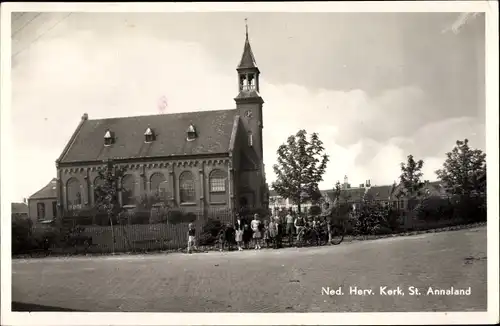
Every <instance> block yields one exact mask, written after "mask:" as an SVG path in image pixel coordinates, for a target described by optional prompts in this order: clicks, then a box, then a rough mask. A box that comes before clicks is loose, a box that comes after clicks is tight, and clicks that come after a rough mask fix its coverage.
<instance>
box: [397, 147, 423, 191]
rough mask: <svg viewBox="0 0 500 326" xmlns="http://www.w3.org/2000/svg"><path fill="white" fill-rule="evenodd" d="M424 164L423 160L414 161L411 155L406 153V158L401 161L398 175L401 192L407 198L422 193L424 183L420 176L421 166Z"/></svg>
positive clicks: (421, 174)
mask: <svg viewBox="0 0 500 326" xmlns="http://www.w3.org/2000/svg"><path fill="white" fill-rule="evenodd" d="M423 166H424V161H422V160H418V161H415V159H414V158H413V155H408V160H407V162H406V164H405V163H401V175H400V177H399V179H400V181H401V185H402V186H403V188H402V192H403V194H404V195H405V196H406V197H407V198H409V199H413V198H415V197H418V196H421V195H422V192H421V191H422V188H423V187H424V185H425V182H423V181H422V180H421V179H422V176H423V173H422V167H423Z"/></svg>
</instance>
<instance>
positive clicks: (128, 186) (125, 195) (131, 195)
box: [122, 174, 135, 206]
mask: <svg viewBox="0 0 500 326" xmlns="http://www.w3.org/2000/svg"><path fill="white" fill-rule="evenodd" d="M134 201H135V178H134V176H133V175H132V174H127V175H125V176H124V177H123V178H122V205H124V206H125V205H133V204H134Z"/></svg>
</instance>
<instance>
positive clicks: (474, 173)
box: [436, 139, 486, 197]
mask: <svg viewBox="0 0 500 326" xmlns="http://www.w3.org/2000/svg"><path fill="white" fill-rule="evenodd" d="M436 174H437V176H438V177H439V179H440V180H441V181H442V182H443V183H444V185H445V187H446V190H447V192H448V193H449V194H451V195H460V196H467V197H470V196H471V195H476V194H485V193H486V153H483V151H481V150H480V149H472V148H470V147H469V141H468V140H467V139H465V140H463V141H461V140H457V142H456V146H455V147H454V148H453V150H452V151H451V152H448V153H446V161H445V162H444V164H443V168H442V169H440V170H437V171H436Z"/></svg>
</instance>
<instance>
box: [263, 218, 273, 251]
mask: <svg viewBox="0 0 500 326" xmlns="http://www.w3.org/2000/svg"><path fill="white" fill-rule="evenodd" d="M263 231H264V234H263V237H262V239H263V240H264V243H265V244H266V248H269V242H270V240H271V238H270V236H269V221H268V220H265V221H264V228H263Z"/></svg>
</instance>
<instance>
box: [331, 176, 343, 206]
mask: <svg viewBox="0 0 500 326" xmlns="http://www.w3.org/2000/svg"><path fill="white" fill-rule="evenodd" d="M341 191H342V186H341V185H340V181H337V182H336V183H335V188H333V196H334V199H335V203H336V204H337V205H338V204H339V201H340V193H341Z"/></svg>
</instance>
